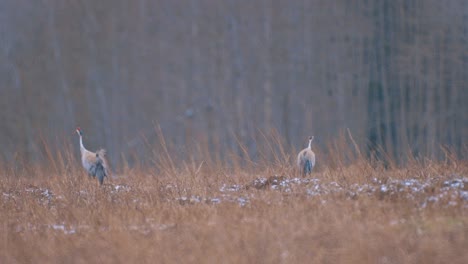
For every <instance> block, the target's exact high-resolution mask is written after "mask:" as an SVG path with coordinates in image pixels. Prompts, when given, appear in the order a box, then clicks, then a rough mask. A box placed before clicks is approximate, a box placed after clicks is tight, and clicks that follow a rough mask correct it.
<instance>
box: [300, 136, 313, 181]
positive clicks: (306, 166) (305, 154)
mask: <svg viewBox="0 0 468 264" xmlns="http://www.w3.org/2000/svg"><path fill="white" fill-rule="evenodd" d="M312 140H314V137H313V136H312V137H309V146H307V148H305V149H303V150H301V152H299V154H298V155H297V167H298V168H299V170H300V171H301V173H302V175H303V176H305V175H308V174H310V173H311V172H312V169H313V168H314V166H315V153H314V152H313V151H312Z"/></svg>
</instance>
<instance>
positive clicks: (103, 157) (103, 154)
mask: <svg viewBox="0 0 468 264" xmlns="http://www.w3.org/2000/svg"><path fill="white" fill-rule="evenodd" d="M106 156H107V151H106V150H105V149H100V150H98V151H96V157H97V158H99V159H101V162H102V166H103V167H104V171H105V174H106V177H107V176H110V174H111V173H110V172H111V170H110V166H109V162H108V161H107V157H106Z"/></svg>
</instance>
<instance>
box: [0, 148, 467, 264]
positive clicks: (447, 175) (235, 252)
mask: <svg viewBox="0 0 468 264" xmlns="http://www.w3.org/2000/svg"><path fill="white" fill-rule="evenodd" d="M53 152H54V151H47V153H49V154H50V153H53ZM68 152H69V153H68ZM68 152H67V153H66V155H63V156H60V155H59V157H58V158H57V157H55V156H54V155H52V154H50V159H49V161H46V162H44V164H39V165H30V166H28V165H21V166H20V165H15V166H13V165H11V164H4V165H2V167H1V172H0V174H1V177H0V192H1V193H0V195H1V198H0V200H1V214H0V224H1V226H0V228H1V235H0V262H1V263H467V262H468V250H467V248H468V165H467V162H466V161H462V160H459V159H456V158H454V157H453V156H451V155H447V158H446V160H444V161H431V160H427V159H424V160H421V161H415V160H413V161H410V162H408V163H407V164H406V165H404V166H394V165H391V164H390V165H389V166H388V167H387V168H384V166H382V165H381V164H380V163H378V162H375V161H369V160H368V159H366V158H363V157H360V156H358V157H355V158H354V159H352V160H350V159H348V160H347V161H346V162H344V160H345V159H344V158H342V157H337V156H336V155H338V154H336V153H338V151H336V152H331V154H330V155H329V156H327V157H326V158H325V157H322V165H320V166H318V167H317V168H316V170H315V171H314V172H313V173H312V175H310V176H308V177H305V178H303V177H300V175H298V173H297V172H296V171H295V170H294V167H293V166H292V165H291V164H292V160H293V159H294V157H293V156H294V155H291V156H288V155H287V154H284V153H286V152H284V153H283V154H280V155H278V156H279V157H278V156H277V157H276V158H275V159H273V160H272V161H268V162H267V161H265V162H262V163H254V162H252V161H249V162H238V161H236V160H235V159H232V162H231V163H230V165H228V164H227V163H226V164H223V163H220V162H214V161H211V160H201V161H198V160H197V161H195V159H194V160H192V161H191V162H188V161H180V162H176V161H175V160H173V159H171V157H170V155H169V154H167V152H166V153H165V154H161V155H160V158H159V159H158V160H157V162H155V165H154V167H153V166H136V167H135V168H129V167H125V168H123V169H122V172H121V173H119V174H117V173H115V174H114V176H113V177H112V178H111V179H110V180H108V181H105V183H104V185H103V186H98V185H97V181H96V180H92V179H89V178H88V176H87V175H86V174H85V173H84V172H83V170H82V169H81V167H79V164H77V163H78V162H76V159H74V155H75V154H76V153H75V152H73V151H68ZM281 155H283V156H281ZM333 155H335V156H333ZM52 156H54V158H52ZM325 159H326V162H325ZM319 161H320V160H319Z"/></svg>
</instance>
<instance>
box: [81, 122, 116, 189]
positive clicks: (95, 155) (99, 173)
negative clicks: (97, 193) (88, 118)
mask: <svg viewBox="0 0 468 264" xmlns="http://www.w3.org/2000/svg"><path fill="white" fill-rule="evenodd" d="M76 133H78V135H79V136H80V151H81V164H82V165H83V168H85V170H86V171H87V172H88V175H89V176H92V177H93V178H95V177H97V178H98V181H99V184H101V185H102V183H103V182H104V178H105V177H108V176H109V166H108V163H107V159H106V151H105V150H104V149H100V150H98V151H96V152H92V151H89V150H87V149H86V148H85V147H84V145H83V132H82V131H81V129H80V128H79V127H78V128H76Z"/></svg>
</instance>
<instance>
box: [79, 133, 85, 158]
mask: <svg viewBox="0 0 468 264" xmlns="http://www.w3.org/2000/svg"><path fill="white" fill-rule="evenodd" d="M80 151H81V154H83V153H84V152H86V149H85V147H84V146H83V137H82V136H81V135H80Z"/></svg>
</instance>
